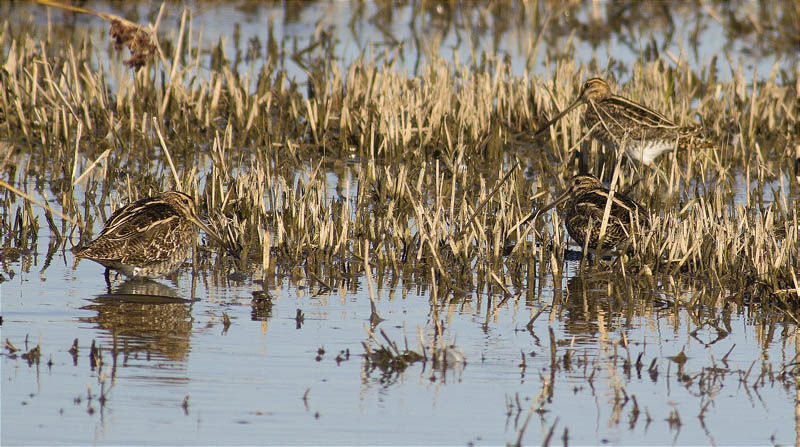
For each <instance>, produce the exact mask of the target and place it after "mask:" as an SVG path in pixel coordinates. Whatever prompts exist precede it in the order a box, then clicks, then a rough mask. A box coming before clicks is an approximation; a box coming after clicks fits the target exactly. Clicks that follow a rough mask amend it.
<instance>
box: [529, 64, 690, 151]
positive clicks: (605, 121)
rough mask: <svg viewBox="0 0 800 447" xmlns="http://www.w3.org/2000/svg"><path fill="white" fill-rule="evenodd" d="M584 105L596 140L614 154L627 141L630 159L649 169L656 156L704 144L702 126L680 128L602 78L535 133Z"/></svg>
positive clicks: (589, 84) (588, 83) (585, 86)
mask: <svg viewBox="0 0 800 447" xmlns="http://www.w3.org/2000/svg"><path fill="white" fill-rule="evenodd" d="M581 104H586V105H587V107H586V113H585V114H584V119H585V121H586V125H587V126H588V128H589V131H590V132H591V136H592V137H593V138H596V139H597V140H599V141H600V142H601V143H602V144H603V145H604V146H605V147H606V148H608V149H610V150H613V151H615V152H616V150H617V149H618V148H619V146H620V145H621V144H622V143H623V141H624V142H626V144H625V153H626V154H627V156H628V157H629V158H630V159H631V160H634V161H636V162H641V163H643V164H645V165H648V166H649V165H650V164H651V163H652V162H653V160H655V159H656V157H658V156H659V155H661V154H662V153H664V152H666V151H669V150H672V149H674V148H676V147H677V148H678V149H683V148H685V147H688V146H690V145H692V144H699V143H701V142H703V143H704V144H705V140H704V139H703V137H702V135H701V131H700V127H699V126H684V127H681V126H678V125H677V124H675V123H673V122H672V121H670V120H669V119H668V118H667V117H665V116H664V115H662V114H660V113H658V112H656V111H654V110H652V109H649V108H647V107H645V106H643V105H641V104H637V103H635V102H633V101H631V100H629V99H626V98H623V97H622V96H617V95H615V94H613V93H611V88H610V87H609V86H608V83H607V82H606V81H604V80H603V79H600V78H592V79H589V80H588V81H586V82H584V83H583V86H581V90H580V94H579V95H578V97H577V98H576V99H575V100H574V101H572V103H571V104H570V105H569V106H567V108H566V109H564V111H562V112H561V113H559V114H558V115H556V116H555V117H554V118H553V119H551V120H550V121H548V122H547V123H545V124H544V125H543V126H542V127H541V128H540V129H539V130H538V131H536V135H540V134H541V133H542V132H544V131H545V130H546V129H547V128H549V127H550V126H551V125H552V124H553V123H555V122H556V121H558V120H559V119H561V117H563V116H564V115H566V114H567V113H569V112H570V111H571V110H572V109H574V108H575V107H578V106H579V105H581Z"/></svg>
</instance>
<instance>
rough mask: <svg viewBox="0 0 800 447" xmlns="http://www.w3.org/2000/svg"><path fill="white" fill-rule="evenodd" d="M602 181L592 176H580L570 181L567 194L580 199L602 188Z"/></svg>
mask: <svg viewBox="0 0 800 447" xmlns="http://www.w3.org/2000/svg"><path fill="white" fill-rule="evenodd" d="M602 187H603V184H602V183H601V182H600V179H598V178H597V177H595V176H593V175H591V174H578V175H576V176H573V177H572V178H571V179H569V186H568V188H567V191H566V193H567V194H569V195H570V196H572V197H579V196H582V195H583V194H585V193H587V192H589V191H591V190H593V189H595V188H602Z"/></svg>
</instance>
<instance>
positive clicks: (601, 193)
mask: <svg viewBox="0 0 800 447" xmlns="http://www.w3.org/2000/svg"><path fill="white" fill-rule="evenodd" d="M608 196H609V190H608V189H606V188H604V187H603V184H602V183H600V180H599V179H598V178H597V177H595V176H593V175H588V174H582V175H576V176H574V177H572V178H571V179H570V180H569V187H568V188H567V190H566V191H564V193H563V194H561V196H559V197H558V198H557V199H556V200H555V201H553V203H551V204H549V205H547V206H545V207H544V208H542V209H541V210H539V211H537V213H536V215H537V216H538V215H540V214H542V213H544V212H546V211H547V210H549V209H551V208H553V207H555V206H557V205H560V204H562V203H564V202H566V204H565V205H563V206H559V207H558V209H559V211H561V212H563V214H564V222H565V223H566V225H567V230H568V231H569V235H570V236H572V238H573V239H575V241H576V242H578V244H580V245H581V246H583V245H584V242H585V241H586V238H587V237H588V238H589V247H596V246H597V241H598V239H599V237H600V225H601V223H602V221H603V214H604V213H605V209H606V202H607V201H608ZM649 226H650V217H649V216H648V214H647V212H646V211H645V209H644V207H643V206H642V205H639V204H638V203H636V202H635V201H633V200H631V199H630V198H628V197H626V196H625V195H623V194H621V193H618V192H615V193H614V197H613V198H612V200H611V211H610V213H609V216H608V223H607V224H606V232H605V236H604V239H603V247H604V248H614V247H617V246H619V245H622V244H623V243H625V242H626V241H627V240H628V239H629V238H630V237H631V235H633V234H634V233H638V232H639V231H641V230H642V229H644V228H647V227H649Z"/></svg>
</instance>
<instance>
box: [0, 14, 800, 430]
mask: <svg viewBox="0 0 800 447" xmlns="http://www.w3.org/2000/svg"><path fill="white" fill-rule="evenodd" d="M343 5H344V4H343V3H333V4H331V5H328V6H327V7H325V8H322V7H318V8H316V9H315V8H309V9H305V10H304V12H303V15H302V18H301V19H299V20H298V22H291V21H288V22H286V23H284V24H283V25H282V26H283V28H280V29H281V30H282V31H281V32H285V33H287V35H288V34H290V31H292V30H294V31H295V32H297V34H301V35H302V33H306V34H307V33H308V32H309V26H308V25H307V24H309V23H314V22H315V21H316V18H318V17H320V16H326V15H327V16H330V17H344V18H349V15H348V14H345V12H346V11H344V12H343V11H342V9H343V8H344V9H346V8H345V6H343ZM141 8H144V6H141ZM208 8H209V9H205V10H203V12H202V14H199V17H198V19H199V21H200V23H203V24H204V26H205V33H206V34H205V35H206V38H207V39H208V41H209V42H214V41H216V40H217V39H218V38H219V36H226V35H230V31H229V27H231V26H232V24H233V23H238V22H243V25H242V26H243V28H244V29H245V32H244V34H245V35H247V31H248V30H249V28H248V27H250V26H252V27H253V28H252V30H254V32H260V31H262V30H263V27H264V25H263V22H264V21H265V20H266V18H265V17H269V16H270V15H276V16H277V17H278V18H280V17H282V15H281V14H282V10H279V9H275V8H273V7H269V6H264V7H261V8H258V13H257V14H255V15H252V14H249V13H242V12H236V11H235V10H234V8H232V7H226V6H225V5H222V6H220V5H215V6H213V7H208ZM588 9H589V8H587V12H586V14H588V13H589V12H588ZM29 10H30V9H29ZM331 10H334V11H333V12H331ZM175 14H177V15H178V16H179V12H177V13H175ZM398 14H399V17H401V20H397V23H405V22H407V21H408V20H407V17H408V15H409V14H410V13H409V12H408V10H407V9H404V8H400V10H399V12H398ZM171 17H173V18H174V15H173V16H171ZM247 17H250V18H251V21H249V22H247V21H246V18H247ZM253 17H255V19H252V18H253ZM366 17H369V14H366ZM38 18H39V19H40V22H39V23H45V22H46V20H45V18H44V17H42V16H40V17H38ZM217 19H219V20H217ZM283 21H285V20H283ZM276 22H282V20H276ZM713 23H714V22H712V24H711V25H710V26H709V29H708V30H707V32H708V33H709V34H707V35H704V36H705V37H706V39H705V41H706V42H708V45H707V46H703V47H702V48H701V51H700V52H699V53H698V54H697V55H696V56H694V58H693V59H692V62H694V63H700V62H706V61H707V58H708V57H709V55H710V54H714V53H716V52H718V51H719V50H720V47H722V46H724V45H725V43H724V42H722V43H721V42H720V41H719V39H721V36H722V35H723V33H724V31H723V30H722V29H721V28H719V27H718V26H717V27H715V26H714V25H713ZM338 26H341V27H342V29H344V24H341V23H340V24H338ZM357 26H359V27H363V29H361V28H359V29H360V30H361V32H362V33H363V35H370V33H374V32H375V31H374V29H373V28H372V27H373V25H372V24H371V23H369V22H368V21H367V20H365V21H364V22H363V23H362V22H359V24H358V25H357ZM678 26H679V27H680V26H683V22H680V23H679V24H678ZM402 29H405V26H403V27H401V29H399V30H398V31H397V33H401V32H402ZM286 30H288V31H286ZM678 34H681V31H680V30H679V31H678ZM343 36H347V35H346V34H343ZM709 36H710V37H709ZM283 38H287V39H288V37H286V35H284V36H283ZM347 39H353V40H354V41H355V42H352V45H353V46H351V47H348V42H351V41H349V40H347ZM500 40H502V39H500ZM701 40H702V39H701ZM457 42H458V41H457V40H456V38H455V36H453V35H447V37H446V38H445V39H444V42H443V44H442V48H447V47H448V46H450V45H457ZM340 45H342V47H343V49H342V50H341V52H342V53H343V54H345V56H343V57H342V59H343V61H347V60H348V57H355V56H354V55H356V54H357V53H358V51H357V50H358V48H360V47H363V45H364V43H363V42H362V41H358V38H357V37H355V36H349V37H347V38H346V39H345V38H343V39H342V41H341V42H340ZM481 45H483V46H484V47H488V46H490V43H487V42H485V41H482V43H481ZM609 45H610V47H609V48H612V50H606V51H612V52H614V53H615V54H619V57H620V58H621V59H622V60H624V61H628V62H630V61H633V60H635V59H636V58H637V57H638V55H637V54H633V53H630V52H625V51H623V50H624V49H626V48H627V47H625V46H621V45H620V44H619V37H614V38H613V42H612V43H611V44H609ZM736 45H741V43H735V44H734V46H736ZM578 46H579V47H580V51H579V54H580V56H581V57H585V58H586V60H589V59H590V58H591V45H590V44H589V43H587V42H585V41H579V42H578ZM354 49H355V50H356V51H354ZM348 51H351V52H352V53H348ZM408 51H409V53H411V51H412V50H408ZM413 51H416V52H420V51H419V49H417V48H416V47H414V48H413ZM457 51H458V52H459V54H460V57H462V59H465V58H467V57H468V54H469V50H468V48H467V47H466V46H459V47H458V48H457ZM502 51H508V52H509V53H510V54H511V55H512V60H513V61H515V65H514V67H515V70H519V71H518V72H516V73H517V74H519V73H522V72H523V71H524V70H525V64H524V63H523V62H522V61H520V60H519V58H520V57H521V55H520V54H518V53H514V50H513V48H511V49H501V52H502ZM462 53H463V54H462ZM348 54H349V55H351V56H347V55H348ZM598 57H600V56H598ZM776 58H777V60H779V61H784V59H782V58H781V57H780V56H776ZM540 59H541V55H540V58H539V59H537V61H538V62H537V63H536V64H535V68H537V69H538V68H541V67H542V65H541V63H542V62H541V60H540ZM414 60H415V59H414V58H412V57H408V58H407V59H406V61H405V62H406V63H407V64H408V65H407V66H405V67H403V68H405V69H407V70H409V71H410V72H413V67H414ZM772 62H773V60H770V59H765V60H764V62H763V63H762V64H760V65H757V67H756V68H754V69H755V71H756V72H757V73H758V75H759V76H766V75H767V74H768V73H769V70H770V67H771V64H772ZM718 63H721V62H718ZM751 63H753V64H755V63H756V62H755V58H753V61H752V62H751ZM782 63H784V64H785V61H784V62H782ZM723 71H724V70H723ZM299 73H300V71H298V76H300V74H299ZM723 74H724V73H723ZM298 175H299V174H298ZM345 175H346V174H345ZM328 179H329V186H330V191H333V190H334V189H335V188H334V185H335V184H338V183H339V180H340V177H339V173H336V174H329V175H328ZM781 181H783V180H781ZM789 187H791V186H789ZM33 189H34V188H32V187H31V188H28V190H31V191H32V190H33ZM751 189H752V188H751ZM797 194H798V192H797V191H796V190H795V191H794V192H793V195H792V197H797ZM82 196H83V195H82V193H81V194H79V193H76V197H82ZM39 198H41V197H39ZM331 198H332V195H331ZM737 200H738V199H737ZM34 212H35V214H36V215H37V216H38V218H39V222H40V225H41V226H42V229H40V231H39V233H38V239H37V241H38V242H37V244H36V246H37V247H38V249H37V250H36V251H35V252H33V253H22V254H21V255H20V256H19V257H17V256H14V255H13V253H11V252H9V251H6V252H3V254H2V256H3V258H2V264H3V272H2V278H0V306H2V307H1V308H0V311H1V315H2V326H0V331H1V333H2V340H3V341H4V343H6V341H7V342H8V343H10V344H11V345H13V346H15V347H16V348H17V350H16V351H13V350H12V349H9V347H8V345H7V346H6V347H4V349H3V352H2V356H1V357H2V359H0V375H1V378H2V382H0V383H2V385H0V387H2V408H1V413H2V418H1V419H0V424H2V426H0V429H1V432H2V433H1V435H0V436H1V438H0V441H2V444H3V445H21V444H26V445H28V444H89V443H95V444H162V443H163V444H214V445H216V444H335V445H343V444H381V445H384V444H385V445H405V444H447V445H454V444H473V443H474V444H480V445H483V444H491V445H497V444H505V443H515V442H517V440H518V439H521V440H522V442H523V443H525V444H543V443H547V441H549V443H551V444H566V443H570V444H581V445H582V444H601V443H610V444H658V445H661V444H668V443H674V444H745V445H752V444H759V445H764V444H775V445H777V444H791V443H793V442H795V443H796V442H798V441H797V440H798V439H800V438H798V433H800V427H798V425H797V424H798V422H797V421H798V420H797V419H796V416H795V411H798V410H797V408H798V400H799V399H800V390H799V389H798V387H797V385H796V382H795V380H796V379H795V378H793V377H791V376H790V375H789V374H787V373H786V370H787V369H789V368H791V366H790V365H792V364H794V363H795V362H796V361H797V357H796V356H797V353H798V348H797V332H796V328H795V327H793V326H790V325H780V324H774V323H773V322H771V321H767V318H766V317H765V316H764V315H763V314H762V313H755V312H754V313H752V314H751V313H750V312H749V311H748V308H747V307H744V308H742V307H736V306H721V307H720V309H702V308H693V309H692V310H691V311H689V310H687V308H686V307H685V306H683V305H681V304H680V303H684V302H686V300H688V299H690V298H691V292H690V291H688V290H687V292H686V295H687V296H680V297H675V296H666V295H665V294H664V293H663V292H662V290H663V288H661V287H660V286H659V284H658V282H657V280H654V281H655V282H649V281H645V280H642V281H638V280H629V281H627V282H626V281H622V280H620V279H619V278H609V277H608V276H602V277H599V278H592V277H583V276H581V275H580V274H579V273H578V270H579V269H578V261H567V262H566V270H565V274H564V276H563V278H561V279H555V280H554V279H553V278H552V276H544V277H543V278H542V279H538V278H536V280H535V281H534V282H533V283H523V284H519V285H517V286H514V285H512V284H511V281H510V279H509V278H508V277H506V278H502V279H503V282H504V283H505V284H506V285H507V286H508V288H509V290H510V292H511V295H503V294H496V293H490V292H487V290H486V288H483V289H481V290H480V291H478V292H473V293H470V294H466V295H463V296H456V297H452V296H450V297H448V299H447V301H446V302H442V303H438V304H431V303H432V301H433V300H434V299H435V298H434V297H435V296H436V294H435V292H434V290H432V288H431V286H430V285H419V284H416V283H414V282H413V280H412V279H411V278H393V277H391V276H388V277H373V279H372V281H373V283H372V286H373V288H374V291H375V292H374V293H375V299H376V310H377V313H378V314H379V315H380V317H382V318H383V319H384V321H382V322H381V323H380V324H379V325H378V326H377V327H375V328H372V329H370V315H371V306H370V293H369V285H368V280H367V279H366V278H365V277H363V276H362V277H358V278H357V280H356V282H355V283H351V284H349V285H348V286H347V287H344V286H342V285H339V286H338V287H336V288H334V290H325V289H323V288H321V287H320V286H319V284H318V283H317V282H315V281H312V280H310V279H309V280H307V279H305V278H304V277H302V275H301V277H302V278H301V279H297V280H293V279H290V278H288V277H283V278H282V279H280V280H277V281H276V280H274V279H273V282H272V283H267V284H264V283H263V282H262V281H260V280H259V279H258V278H252V277H246V278H239V277H235V276H227V277H226V276H221V277H220V276H219V275H218V274H217V273H214V274H212V273H208V271H201V272H197V273H193V271H192V267H191V264H189V263H187V264H186V266H185V267H184V268H183V269H181V271H180V272H179V275H178V277H177V280H176V281H174V282H173V281H170V280H159V281H156V282H148V283H142V282H125V281H124V279H120V278H115V279H114V283H113V289H114V290H112V291H109V290H108V288H107V285H106V283H105V280H104V277H103V268H102V267H101V266H99V265H98V264H95V263H93V262H90V261H86V260H83V261H81V262H80V263H78V264H77V265H75V259H74V257H73V255H72V254H71V253H70V252H69V251H63V252H62V251H58V252H56V253H55V255H54V256H53V258H52V260H50V259H48V257H47V247H48V245H49V243H50V239H49V234H48V230H47V228H46V226H45V225H46V224H45V223H44V222H45V217H44V214H43V213H42V212H41V210H40V209H39V208H36V209H35V210H34ZM95 226H96V228H95V234H97V232H98V231H99V224H98V223H96V224H95ZM68 246H69V245H68ZM573 248H574V247H573ZM298 263H301V261H298ZM660 280H662V281H668V280H669V279H668V278H661V279H660ZM554 281H556V284H554ZM609 283H614V284H615V285H616V284H619V287H630V288H631V290H630V292H631V293H630V295H632V296H634V297H636V299H635V300H633V301H631V300H629V299H627V298H624V297H623V296H622V295H623V294H621V293H620V292H619V290H618V289H617V290H612V291H611V292H609V290H608V284H609ZM143 288H146V289H147V290H146V293H148V294H149V295H152V296H158V297H159V298H152V297H150V298H142V297H141V296H140V297H132V296H131V295H132V294H133V293H137V292H138V293H141V292H142V291H143ZM264 291H266V292H267V293H268V294H269V296H270V297H271V303H272V305H271V306H269V305H265V304H258V303H255V302H253V297H254V292H255V293H260V292H264ZM110 292H114V293H110ZM554 303H555V304H557V305H554ZM732 309H736V310H732ZM298 311H299V312H301V313H302V318H298ZM732 311H733V313H732V314H730V312H732ZM540 312H541V313H540ZM776 312H777V310H776ZM537 315H538V316H537ZM534 316H536V318H535V320H533V322H532V323H531V324H530V326H529V327H528V325H529V322H530V321H531V319H532V318H533V317H534ZM437 327H438V328H441V330H440V331H437ZM370 331H374V338H371V336H370ZM381 331H383V332H384V333H385V335H386V337H388V338H389V339H390V340H392V341H393V342H395V343H396V344H397V345H398V347H399V348H400V349H405V347H406V345H407V347H408V348H409V349H411V350H414V351H416V352H419V353H423V352H424V353H426V354H428V355H429V356H430V353H431V348H432V347H433V346H448V345H453V346H454V347H453V348H448V349H451V356H450V357H449V359H450V362H449V363H448V364H447V365H446V366H444V365H440V364H436V365H435V364H434V362H433V361H431V360H427V361H420V362H416V363H413V364H411V365H409V366H408V368H407V369H405V370H403V371H384V370H382V369H381V368H380V367H377V366H375V365H374V364H371V363H370V361H369V360H368V358H366V357H365V355H364V354H365V347H364V345H365V344H366V345H368V346H370V347H371V349H372V348H375V347H377V346H378V345H379V344H384V345H385V344H386V343H387V342H386V339H385V338H384V336H383V335H382V333H381ZM420 334H421V335H420ZM74 340H77V347H78V349H77V351H76V352H75V353H72V352H71V351H70V348H71V347H72V345H73V341H74ZM93 344H94V346H95V348H96V349H99V352H98V351H93V349H92V345H93ZM36 346H39V347H40V357H39V359H38V361H35V360H33V361H29V360H28V359H26V358H25V357H24V356H23V354H25V353H28V351H30V350H31V349H33V348H34V347H36ZM93 352H94V356H93V355H92V353H93ZM462 356H463V357H462ZM461 358H463V359H464V360H465V361H464V362H460V361H458V360H459V359H461ZM548 433H550V434H548ZM550 435H552V436H550Z"/></svg>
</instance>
